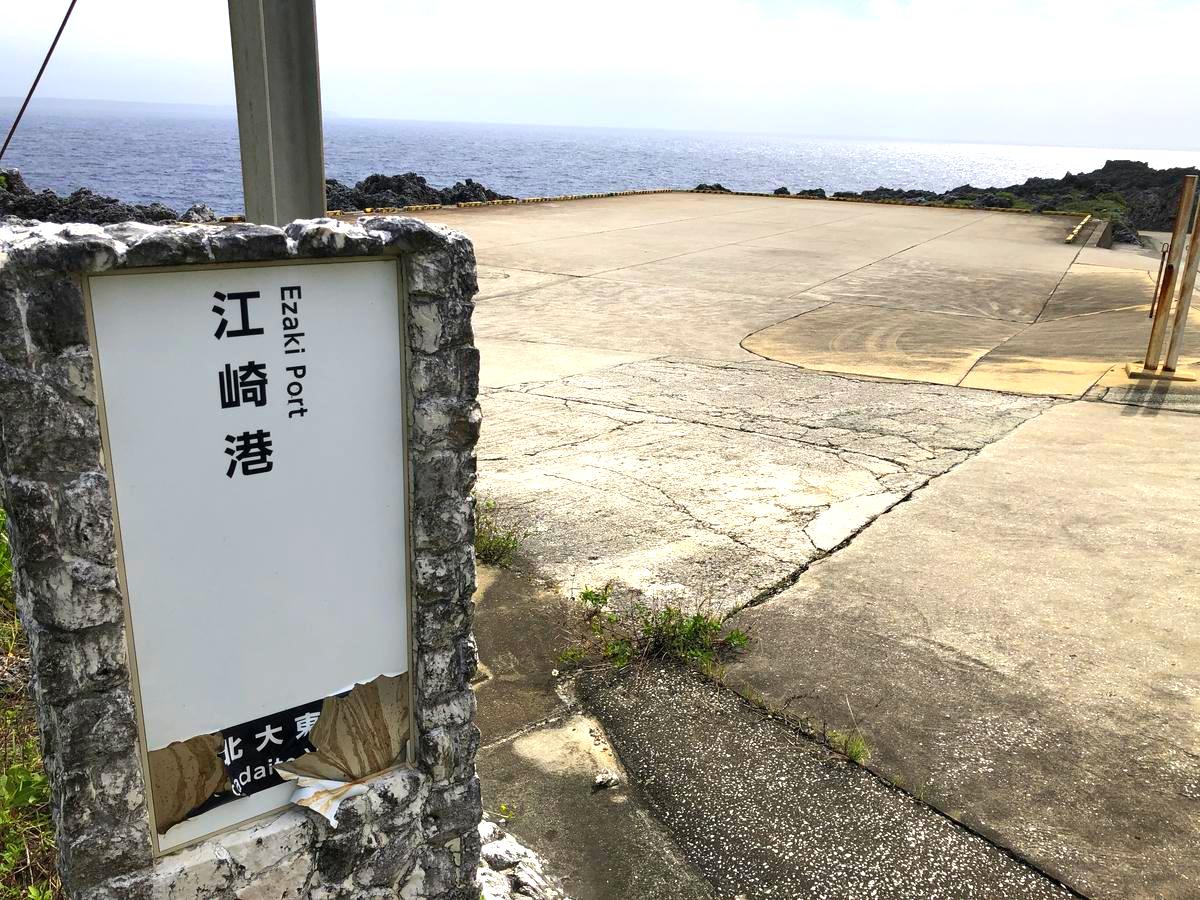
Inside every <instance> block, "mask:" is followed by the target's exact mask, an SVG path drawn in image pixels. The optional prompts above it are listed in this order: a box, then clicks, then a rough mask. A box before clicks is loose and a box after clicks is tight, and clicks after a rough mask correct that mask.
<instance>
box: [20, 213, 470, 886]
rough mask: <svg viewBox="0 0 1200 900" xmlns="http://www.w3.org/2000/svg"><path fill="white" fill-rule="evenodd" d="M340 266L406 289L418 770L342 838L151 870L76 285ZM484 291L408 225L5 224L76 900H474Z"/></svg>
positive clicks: (33, 588) (38, 658)
mask: <svg viewBox="0 0 1200 900" xmlns="http://www.w3.org/2000/svg"><path fill="white" fill-rule="evenodd" d="M334 257H340V258H348V257H356V258H368V257H374V258H379V257H393V258H398V260H399V267H400V271H401V291H400V304H401V322H402V329H403V334H404V338H405V340H404V341H403V342H402V345H403V354H404V364H405V369H406V371H407V373H408V398H407V402H408V422H407V425H408V451H407V457H408V458H407V466H408V487H409V490H408V502H409V505H408V514H409V536H410V565H409V569H410V574H409V581H410V584H409V588H410V591H409V595H410V597H411V606H412V608H411V621H410V635H411V654H412V655H411V659H412V664H411V667H410V677H411V679H412V684H413V715H414V718H415V724H416V729H417V730H416V733H415V737H416V738H417V740H416V752H415V760H414V763H413V765H412V766H411V767H401V768H397V769H395V770H393V771H391V772H388V773H386V774H384V775H382V776H380V777H378V778H375V779H373V780H372V781H371V782H370V784H369V787H370V789H369V790H368V792H367V793H365V794H363V795H361V796H358V797H354V798H353V799H349V800H347V801H345V802H344V803H343V804H342V807H341V810H340V811H339V814H338V820H339V826H338V827H337V828H336V829H335V828H333V827H332V826H331V825H329V823H328V822H326V821H325V819H323V818H321V817H320V816H318V815H316V814H314V813H312V812H309V811H306V810H302V809H299V808H297V807H292V808H289V809H287V810H285V811H282V812H278V813H274V814H272V815H270V816H269V817H264V818H262V819H259V820H257V821H254V822H251V823H249V824H247V825H244V826H241V827H239V828H236V829H234V830H230V831H225V832H223V833H220V834H218V835H216V836H213V837H210V838H208V839H205V840H204V841H202V842H200V843H198V844H196V845H193V846H190V847H186V848H184V849H181V850H179V851H176V852H171V853H168V854H166V855H163V856H159V857H155V855H154V854H153V851H152V839H151V834H150V816H149V814H148V810H147V793H146V786H145V776H144V774H143V772H144V770H143V763H142V748H141V746H140V740H139V736H138V733H139V732H138V723H137V715H136V710H135V704H134V694H133V691H132V688H131V671H130V665H129V656H128V650H127V648H128V635H127V622H126V611H125V602H124V597H123V592H122V590H121V588H120V584H119V578H118V569H117V562H118V553H117V546H116V535H115V530H114V524H113V513H112V508H113V507H112V500H111V497H110V493H109V487H110V486H109V478H108V475H107V474H106V470H105V467H104V462H103V448H102V444H101V428H100V420H99V415H98V409H97V402H96V378H95V372H94V350H93V345H92V343H91V339H90V336H89V332H88V322H87V311H86V305H85V296H84V280H85V277H86V276H88V275H92V274H98V273H101V272H110V271H136V270H139V269H144V268H149V267H183V266H187V267H194V266H208V265H220V264H247V263H250V264H253V263H271V262H282V263H289V262H290V263H295V262H299V261H304V260H319V259H330V258H334ZM476 290H477V284H476V277H475V259H474V251H473V249H472V247H471V244H470V242H469V241H468V240H467V239H466V238H465V237H463V236H462V235H460V234H457V233H455V232H452V231H449V230H447V229H442V228H439V227H434V226H429V225H426V224H424V223H422V222H419V221H417V220H414V219H405V218H391V217H374V218H363V219H360V220H359V221H358V222H357V223H356V224H347V223H343V222H339V221H336V220H333V219H314V220H301V221H297V222H293V223H292V224H291V225H289V226H287V227H286V228H285V229H278V228H272V227H266V226H254V225H240V224H239V225H230V226H226V227H222V228H216V227H211V226H193V225H175V226H165V227H164V226H149V225H140V224H137V223H122V224H119V225H110V226H107V227H100V226H96V225H45V224H40V223H33V222H14V221H12V220H9V222H8V223H6V224H0V471H2V472H3V476H4V497H3V502H4V506H5V508H6V509H7V510H8V512H9V517H10V518H9V527H10V533H11V536H12V545H13V570H14V587H15V592H16V595H17V606H18V614H19V616H20V619H21V624H22V626H23V627H24V628H25V630H26V632H27V634H28V636H29V641H30V647H31V655H32V661H33V673H32V690H33V696H34V700H35V703H36V707H37V714H38V720H39V726H40V730H41V737H42V750H43V755H44V759H45V765H46V771H47V775H48V777H49V780H50V783H51V788H52V800H51V807H52V816H53V820H54V825H55V831H56V835H57V842H58V848H59V872H60V875H61V877H62V880H63V884H64V886H65V887H66V889H67V891H68V893H69V894H70V895H71V896H72V897H77V898H89V900H92V898H94V900H101V898H118V897H120V898H142V897H146V898H149V897H155V896H164V897H165V896H170V897H172V898H200V897H213V896H222V897H225V896H227V897H245V898H250V897H255V898H268V897H274V898H282V897H285V896H287V897H304V896H306V897H313V898H349V897H354V898H372V897H380V898H382V897H395V896H397V895H399V896H401V897H409V898H418V897H428V898H447V900H449V898H454V900H458V898H471V900H474V898H475V897H477V896H478V892H477V890H476V889H475V887H474V873H475V868H476V865H477V863H478V858H479V836H478V832H477V825H478V822H479V820H480V817H481V815H482V807H481V800H480V793H479V781H478V778H477V776H476V774H475V753H476V751H477V749H478V747H479V731H478V729H477V728H476V726H475V724H474V721H473V720H474V714H475V698H474V694H473V692H472V690H471V686H470V682H471V679H472V677H473V676H474V673H475V668H476V651H475V643H474V638H473V636H472V634H471V621H472V600H471V598H472V594H473V593H474V577H475V573H474V550H473V540H472V539H473V528H474V518H473V513H474V506H473V499H472V495H471V490H472V488H473V486H474V478H475V454H474V445H475V441H476V439H477V437H478V433H479V423H480V413H479V407H478V403H477V394H478V387H479V356H478V351H477V350H476V349H475V347H474V346H473V336H472V331H471V312H472V309H473V302H472V298H473V296H474V294H475V292H476ZM398 552H399V548H398Z"/></svg>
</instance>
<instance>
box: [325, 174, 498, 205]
mask: <svg viewBox="0 0 1200 900" xmlns="http://www.w3.org/2000/svg"><path fill="white" fill-rule="evenodd" d="M511 199H512V198H511V197H509V196H508V195H507V194H499V193H497V192H496V191H493V190H491V189H490V188H486V187H484V186H483V185H482V184H480V183H479V182H478V181H472V180H471V179H470V178H468V179H467V180H466V181H459V182H456V183H455V184H454V185H452V186H451V187H448V188H436V187H433V186H432V185H431V184H430V183H429V182H427V181H426V180H425V179H424V178H422V177H421V176H420V175H418V174H416V173H415V172H405V173H404V174H403V175H368V176H367V177H366V178H364V179H363V180H362V181H360V182H358V184H356V185H354V187H349V186H347V185H345V184H342V183H341V182H340V181H337V180H336V179H333V178H329V179H326V181H325V202H326V205H327V206H328V207H329V209H369V208H371V209H375V208H380V207H400V206H427V205H431V204H439V205H442V206H447V205H453V204H455V203H477V202H480V201H487V200H511Z"/></svg>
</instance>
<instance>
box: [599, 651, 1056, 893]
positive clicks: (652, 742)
mask: <svg viewBox="0 0 1200 900" xmlns="http://www.w3.org/2000/svg"><path fill="white" fill-rule="evenodd" d="M584 691H585V694H586V696H587V699H588V702H589V704H590V705H591V706H592V708H594V709H595V710H596V712H597V715H599V717H600V718H601V719H602V720H603V722H604V724H605V726H606V727H607V728H608V733H609V735H610V736H611V738H612V740H613V743H614V745H615V746H616V748H617V750H618V751H619V753H620V755H621V758H622V760H624V762H625V765H626V766H627V767H628V768H629V771H630V773H631V774H632V775H633V776H634V777H635V779H636V780H637V782H638V784H639V785H641V792H642V794H643V795H644V796H645V798H646V801H647V803H648V804H649V805H650V807H651V808H652V809H653V810H654V812H655V813H656V814H657V815H659V816H660V817H661V818H662V820H663V821H664V822H666V823H667V824H668V825H669V826H670V827H671V829H672V831H673V833H674V834H675V835H676V836H677V838H678V840H679V842H680V843H681V844H682V845H683V848H684V852H685V853H686V854H687V857H688V858H689V859H690V860H691V861H692V862H693V863H694V864H695V865H696V866H697V867H698V868H699V869H701V870H702V871H703V872H704V873H705V875H707V876H708V878H709V879H710V880H711V881H712V882H713V884H714V885H715V887H716V895H717V896H718V897H720V898H723V900H724V898H734V897H747V898H750V897H753V898H768V897H772V898H799V897H805V898H855V900H859V898H887V900H901V898H913V900H917V898H920V900H935V898H943V897H944V898H956V900H966V898H973V897H977V898H989V900H991V898H999V897H1003V898H1006V900H1016V898H1052V897H1070V896H1074V895H1073V894H1072V893H1071V892H1070V891H1068V890H1066V889H1064V888H1063V887H1061V886H1060V885H1058V884H1055V883H1054V882H1053V881H1052V880H1050V879H1048V878H1046V877H1045V876H1043V875H1041V874H1039V873H1038V872H1036V871H1034V870H1032V869H1030V868H1029V867H1028V866H1026V865H1024V864H1023V863H1021V862H1018V861H1017V860H1015V859H1013V858H1012V857H1011V856H1009V855H1008V854H1006V853H1004V852H1003V851H1002V850H999V849H997V848H996V847H994V846H992V845H991V844H989V843H988V842H987V841H985V840H983V839H982V838H980V837H978V836H976V835H973V834H970V833H969V832H967V831H964V830H963V829H962V828H960V827H958V826H957V825H955V824H954V823H953V822H951V821H949V820H948V819H946V818H945V817H943V816H941V815H939V814H938V813H936V812H934V811H933V810H931V809H929V808H928V807H927V806H925V805H924V804H922V803H919V802H917V801H915V800H913V799H912V798H911V797H908V796H906V795H905V794H903V793H901V792H900V791H898V790H896V789H894V788H892V787H890V786H888V785H885V784H884V783H882V782H881V781H879V780H878V779H876V778H874V777H873V776H872V775H870V774H869V773H868V772H866V771H865V770H863V769H861V768H859V767H857V766H854V765H852V764H850V763H848V762H847V761H845V760H843V759H841V758H840V757H836V756H834V755H833V754H832V753H830V752H829V751H828V750H825V749H824V748H822V747H821V746H819V745H818V744H815V743H813V742H812V741H809V740H806V739H803V738H799V737H797V736H796V735H795V734H794V733H793V732H792V730H791V729H790V728H789V727H787V726H785V725H783V724H780V723H778V722H775V721H772V720H769V719H767V718H765V717H764V716H763V715H762V714H761V713H759V712H758V711H756V710H753V709H751V708H749V707H748V706H747V705H745V704H744V703H742V702H740V701H739V700H738V699H737V698H736V697H735V696H733V695H732V694H731V693H730V692H729V691H726V690H723V689H721V688H719V687H716V686H715V685H713V684H712V683H711V682H709V681H707V680H705V679H701V678H699V677H698V676H696V675H695V674H693V673H690V672H687V671H685V670H682V669H679V668H677V667H674V666H666V667H660V666H653V665H652V666H647V667H644V668H641V669H637V670H634V671H632V672H630V673H627V674H624V675H611V674H597V675H593V676H591V678H590V679H589V680H588V682H587V684H586V685H585V688H584ZM629 896H630V897H633V896H636V894H634V893H631V894H630V895H629Z"/></svg>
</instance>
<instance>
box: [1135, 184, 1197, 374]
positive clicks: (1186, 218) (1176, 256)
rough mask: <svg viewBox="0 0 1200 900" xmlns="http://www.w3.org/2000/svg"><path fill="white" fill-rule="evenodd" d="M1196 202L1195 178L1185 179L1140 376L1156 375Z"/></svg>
mask: <svg viewBox="0 0 1200 900" xmlns="http://www.w3.org/2000/svg"><path fill="white" fill-rule="evenodd" d="M1195 199H1196V176H1195V175H1185V176H1184V178H1183V193H1182V194H1181V195H1180V197H1179V211H1178V212H1177V213H1176V214H1175V228H1174V230H1173V231H1172V232H1171V249H1170V250H1169V251H1168V252H1167V267H1166V268H1165V269H1164V270H1163V277H1162V286H1161V287H1160V288H1159V290H1158V297H1157V298H1156V302H1155V304H1154V323H1153V324H1152V325H1151V326H1150V343H1149V344H1148V345H1147V346H1146V360H1145V363H1144V364H1143V366H1142V371H1144V372H1147V373H1149V372H1156V371H1158V361H1159V358H1160V357H1161V356H1162V345H1163V338H1164V337H1165V336H1166V334H1167V320H1168V319H1169V318H1170V315H1171V301H1172V300H1173V299H1174V298H1175V279H1176V277H1177V276H1178V273H1179V262H1180V260H1181V259H1182V257H1183V245H1184V243H1185V242H1186V240H1187V234H1188V230H1189V227H1188V226H1190V225H1191V223H1192V203H1193V201H1194V200H1195Z"/></svg>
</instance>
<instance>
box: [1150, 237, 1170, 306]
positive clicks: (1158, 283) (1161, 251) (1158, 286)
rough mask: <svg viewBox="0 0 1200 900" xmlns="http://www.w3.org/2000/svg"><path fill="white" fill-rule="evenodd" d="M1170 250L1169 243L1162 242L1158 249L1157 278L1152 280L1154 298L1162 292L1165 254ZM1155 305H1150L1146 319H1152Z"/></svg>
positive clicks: (1165, 261) (1165, 263)
mask: <svg viewBox="0 0 1200 900" xmlns="http://www.w3.org/2000/svg"><path fill="white" fill-rule="evenodd" d="M1170 249H1171V243H1170V241H1163V243H1162V246H1161V247H1159V248H1158V276H1157V277H1156V278H1155V279H1154V297H1155V299H1157V298H1158V292H1159V291H1161V290H1162V276H1163V269H1165V268H1166V267H1167V253H1168V252H1169V251H1170ZM1154 310H1155V304H1154V303H1151V304H1150V312H1148V313H1147V314H1146V318H1148V319H1153V318H1154Z"/></svg>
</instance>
